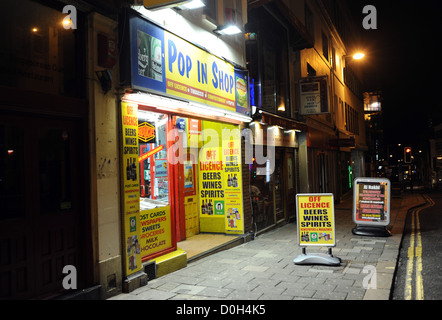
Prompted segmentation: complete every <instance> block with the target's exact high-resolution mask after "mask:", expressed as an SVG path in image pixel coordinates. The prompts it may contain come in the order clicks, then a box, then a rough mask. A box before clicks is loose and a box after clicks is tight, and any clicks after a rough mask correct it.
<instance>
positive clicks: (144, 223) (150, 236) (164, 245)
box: [140, 206, 172, 258]
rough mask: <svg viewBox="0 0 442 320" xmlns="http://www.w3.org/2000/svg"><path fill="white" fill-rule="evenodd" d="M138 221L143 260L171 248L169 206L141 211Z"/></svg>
mask: <svg viewBox="0 0 442 320" xmlns="http://www.w3.org/2000/svg"><path fill="white" fill-rule="evenodd" d="M140 221H141V241H140V246H141V256H142V257H143V258H144V257H147V256H151V255H152V254H155V253H157V252H160V251H162V250H165V249H168V248H170V247H172V225H171V217H170V206H166V207H160V208H155V209H151V210H145V211H142V212H141V214H140Z"/></svg>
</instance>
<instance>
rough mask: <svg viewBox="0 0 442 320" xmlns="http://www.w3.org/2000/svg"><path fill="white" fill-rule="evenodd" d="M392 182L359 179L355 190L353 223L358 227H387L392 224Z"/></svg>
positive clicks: (376, 179)
mask: <svg viewBox="0 0 442 320" xmlns="http://www.w3.org/2000/svg"><path fill="white" fill-rule="evenodd" d="M390 194H391V183H390V180H388V179H384V178H357V179H355V181H354V189H353V221H354V223H356V224H357V225H367V226H368V225H372V226H387V225H388V224H389V223H390V210H391V205H390Z"/></svg>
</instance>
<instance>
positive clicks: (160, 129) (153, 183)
mask: <svg viewBox="0 0 442 320" xmlns="http://www.w3.org/2000/svg"><path fill="white" fill-rule="evenodd" d="M167 121H168V116H167V115H165V114H161V113H153V112H147V111H139V114H138V137H139V148H140V158H141V161H139V168H140V176H139V181H140V196H141V201H140V209H141V210H148V209H153V208H156V207H163V206H167V205H168V203H169V179H168V162H167V140H166V138H167V132H166V126H167ZM131 167H132V166H131V164H130V163H129V164H128V166H127V168H131ZM126 174H127V175H130V174H131V171H130V169H128V170H127V173H126Z"/></svg>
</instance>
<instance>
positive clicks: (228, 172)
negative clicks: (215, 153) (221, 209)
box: [222, 125, 244, 233]
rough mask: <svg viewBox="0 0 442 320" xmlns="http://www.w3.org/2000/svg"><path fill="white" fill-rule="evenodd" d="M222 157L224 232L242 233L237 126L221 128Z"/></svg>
mask: <svg viewBox="0 0 442 320" xmlns="http://www.w3.org/2000/svg"><path fill="white" fill-rule="evenodd" d="M222 157H223V163H224V190H225V203H224V206H225V211H226V232H227V233H243V231H244V217H243V210H242V174H241V138H240V132H239V129H238V127H237V126H233V125H225V126H223V142H222Z"/></svg>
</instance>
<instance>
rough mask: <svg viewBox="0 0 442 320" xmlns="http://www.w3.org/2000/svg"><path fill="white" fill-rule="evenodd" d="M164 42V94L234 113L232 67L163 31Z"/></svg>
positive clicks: (234, 85) (233, 77)
mask: <svg viewBox="0 0 442 320" xmlns="http://www.w3.org/2000/svg"><path fill="white" fill-rule="evenodd" d="M164 42H165V46H166V55H165V64H166V66H165V69H166V92H167V93H169V94H171V95H174V96H177V97H181V98H186V99H189V100H193V101H197V102H200V103H204V104H210V105H212V106H216V107H219V108H221V109H225V110H231V111H236V101H235V99H236V91H237V90H236V81H235V69H234V67H233V65H232V64H230V63H228V62H226V61H224V60H221V59H219V58H217V57H216V56H214V55H211V54H210V53H208V52H207V51H204V50H201V49H200V48H198V47H196V46H194V45H193V44H191V43H189V42H187V41H186V40H184V39H181V38H179V37H177V36H175V35H173V34H171V33H169V32H164Z"/></svg>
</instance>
